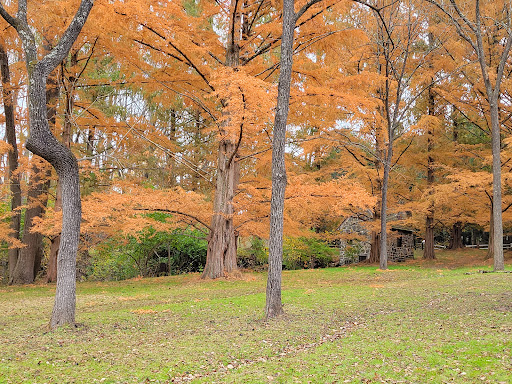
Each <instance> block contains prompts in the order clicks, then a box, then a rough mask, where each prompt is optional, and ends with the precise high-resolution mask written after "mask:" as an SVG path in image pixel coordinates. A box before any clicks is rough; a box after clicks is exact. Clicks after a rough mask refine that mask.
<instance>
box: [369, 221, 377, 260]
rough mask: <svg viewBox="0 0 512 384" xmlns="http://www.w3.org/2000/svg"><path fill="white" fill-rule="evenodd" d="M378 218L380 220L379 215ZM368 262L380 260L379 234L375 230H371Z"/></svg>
mask: <svg viewBox="0 0 512 384" xmlns="http://www.w3.org/2000/svg"><path fill="white" fill-rule="evenodd" d="M376 219H377V218H376ZM378 219H379V220H380V217H379V218H378ZM368 262H370V263H379V262H380V234H379V233H378V232H377V231H372V234H371V244H370V258H369V259H368Z"/></svg>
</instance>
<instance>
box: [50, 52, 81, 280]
mask: <svg viewBox="0 0 512 384" xmlns="http://www.w3.org/2000/svg"><path fill="white" fill-rule="evenodd" d="M77 62H78V57H77V52H75V53H74V54H73V55H71V62H70V65H71V68H73V67H74V66H75V65H76V64H77ZM64 67H65V65H64V63H62V64H61V82H62V84H66V83H67V87H66V86H64V91H65V103H66V104H65V108H64V127H63V130H62V143H63V144H64V145H65V146H66V147H68V148H71V137H72V122H71V115H72V114H73V108H74V104H75V103H74V92H73V91H74V82H75V77H74V76H70V77H69V78H68V79H66V78H65V76H64ZM55 86H56V89H57V90H56V94H57V96H58V94H59V93H60V91H59V89H58V86H57V85H55ZM47 102H48V103H49V104H51V102H50V100H48V101H47ZM48 120H49V121H50V122H51V121H52V120H51V118H50V116H49V117H48ZM53 209H54V211H55V212H60V211H61V210H62V186H61V183H60V180H57V193H56V198H55V205H54V207H53ZM60 236H61V235H60V234H57V235H56V236H55V237H54V238H52V239H51V240H50V254H49V257H48V269H47V273H46V281H47V282H48V283H51V282H54V281H57V259H58V254H59V247H60Z"/></svg>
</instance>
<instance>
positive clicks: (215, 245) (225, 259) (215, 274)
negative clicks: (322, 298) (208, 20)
mask: <svg viewBox="0 0 512 384" xmlns="http://www.w3.org/2000/svg"><path fill="white" fill-rule="evenodd" d="M238 5H239V3H238V1H237V0H231V7H230V8H231V12H230V13H231V17H232V20H231V21H230V25H231V28H232V30H231V33H228V44H227V47H226V63H225V64H226V66H228V67H231V68H236V67H237V66H238V65H239V63H240V57H239V51H240V47H239V44H238V39H239V33H237V31H238V30H239V27H240V12H239V10H238V9H237V7H238ZM223 104H224V106H226V102H225V101H223ZM224 113H225V112H224ZM225 117H228V118H227V119H226V121H227V122H229V116H225ZM226 124H227V123H226ZM241 135H242V132H240V140H241V138H242V137H241ZM220 136H221V137H222V139H221V142H220V143H219V150H218V154H217V179H216V184H215V196H214V200H213V216H212V220H211V224H210V234H209V236H208V249H207V252H206V265H205V267H204V271H203V274H202V278H211V279H217V278H219V277H223V276H225V275H227V274H230V273H233V272H235V271H236V270H237V269H238V267H237V263H236V250H237V244H236V238H237V236H236V233H235V226H234V223H233V213H234V211H233V199H234V197H235V194H236V190H237V188H238V183H239V180H240V166H239V164H238V161H237V158H238V156H237V152H238V145H237V144H235V142H234V140H233V138H232V137H230V135H228V134H227V132H225V130H224V129H222V128H221V132H220Z"/></svg>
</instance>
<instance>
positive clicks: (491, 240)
mask: <svg viewBox="0 0 512 384" xmlns="http://www.w3.org/2000/svg"><path fill="white" fill-rule="evenodd" d="M493 206H494V204H493V203H492V201H491V208H490V217H489V244H488V247H487V254H486V255H485V260H488V259H492V258H493V257H494V220H493V215H494V210H493Z"/></svg>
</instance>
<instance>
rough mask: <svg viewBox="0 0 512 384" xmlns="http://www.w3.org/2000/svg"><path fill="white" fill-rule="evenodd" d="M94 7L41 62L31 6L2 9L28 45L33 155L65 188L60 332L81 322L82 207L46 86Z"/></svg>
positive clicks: (87, 0)
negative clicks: (57, 133)
mask: <svg viewBox="0 0 512 384" xmlns="http://www.w3.org/2000/svg"><path fill="white" fill-rule="evenodd" d="M92 6H93V0H82V1H81V3H80V7H79V8H78V11H77V12H76V14H75V16H74V17H73V20H72V21H71V24H70V25H69V26H68V28H67V29H66V31H65V32H64V34H63V35H62V37H61V39H60V40H59V43H58V44H57V45H56V46H55V48H53V49H52V51H51V52H50V53H49V54H46V55H45V56H44V57H43V58H42V59H41V60H38V56H37V46H36V39H35V36H34V34H33V32H32V29H31V27H30V25H29V24H28V18H27V2H26V1H20V2H18V12H17V13H16V17H12V16H11V15H9V14H8V13H7V12H6V10H5V9H4V7H3V5H2V4H1V3H0V15H1V16H2V17H3V18H4V19H5V20H6V21H7V22H8V23H9V24H10V25H11V26H12V27H13V28H15V29H16V31H17V32H18V36H19V37H20V39H21V41H22V43H23V50H24V52H25V62H26V67H27V73H28V85H29V86H28V109H29V123H30V124H29V127H30V130H29V136H28V138H27V141H26V147H27V149H28V150H29V151H31V152H32V153H34V154H35V155H38V156H40V157H42V158H43V159H45V160H46V161H48V162H49V163H50V164H51V165H52V166H53V167H54V169H55V171H56V172H57V176H58V177H59V180H60V183H61V187H62V232H61V243H60V248H59V256H58V260H57V288H56V292H55V304H54V307H53V312H52V317H51V320H50V326H51V327H52V328H55V327H57V326H60V325H64V324H73V323H74V322H75V307H76V280H75V275H76V256H77V250H78V240H79V236H80V221H81V217H82V207H81V201H80V183H79V177H78V162H77V160H76V158H75V156H74V155H73V153H72V152H71V151H70V149H69V148H67V147H66V146H64V145H62V144H61V143H60V142H59V141H58V140H57V139H56V138H55V136H54V135H53V134H52V132H51V130H50V126H49V124H48V116H47V108H46V81H47V79H48V76H49V75H50V73H51V72H53V70H54V69H55V68H56V67H57V65H59V63H60V62H61V61H62V60H64V58H65V57H66V56H67V55H68V53H69V50H70V49H71V46H72V45H73V43H74V42H75V40H76V39H77V37H78V35H79V33H80V31H81V30H82V27H83V25H84V24H85V22H86V21H87V17H88V16H89V13H90V11H91V8H92Z"/></svg>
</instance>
